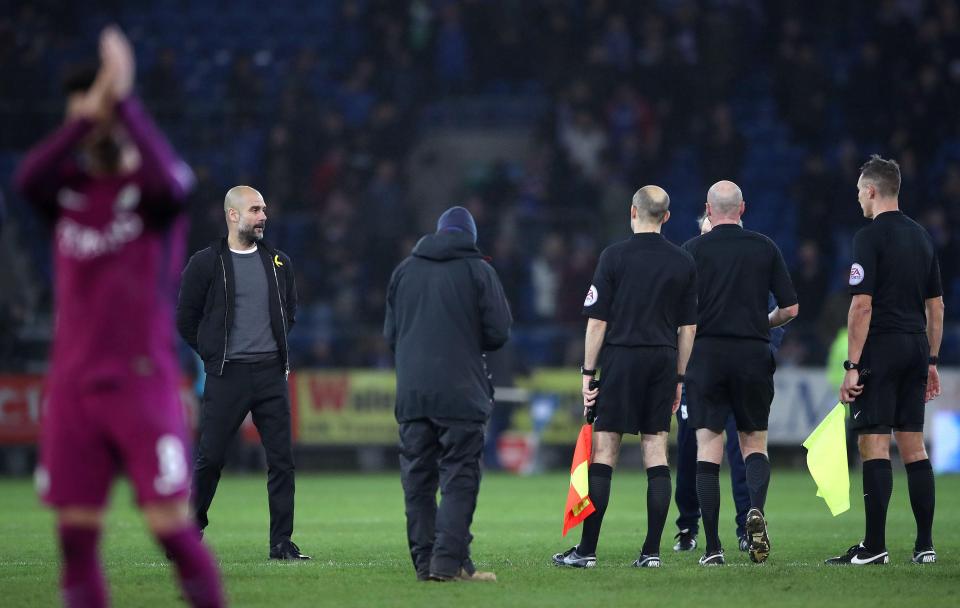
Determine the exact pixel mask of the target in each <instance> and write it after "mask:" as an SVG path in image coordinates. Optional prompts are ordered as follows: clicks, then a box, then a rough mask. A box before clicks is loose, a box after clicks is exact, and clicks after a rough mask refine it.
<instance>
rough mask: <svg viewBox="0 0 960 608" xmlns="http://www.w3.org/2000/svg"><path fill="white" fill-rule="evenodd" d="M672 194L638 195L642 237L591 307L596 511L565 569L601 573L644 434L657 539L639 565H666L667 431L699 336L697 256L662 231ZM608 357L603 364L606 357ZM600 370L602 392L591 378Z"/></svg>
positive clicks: (596, 282)
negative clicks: (604, 538) (626, 448)
mask: <svg viewBox="0 0 960 608" xmlns="http://www.w3.org/2000/svg"><path fill="white" fill-rule="evenodd" d="M669 207H670V197H669V196H667V193H666V192H665V191H664V190H663V189H662V188H659V187H657V186H644V187H643V188H641V189H640V190H638V191H637V193H636V194H634V195H633V203H632V205H631V206H630V226H631V228H632V229H633V232H634V235H633V236H632V237H631V238H629V239H628V240H625V241H621V242H619V243H616V244H614V245H611V246H610V247H607V248H606V249H605V250H604V251H603V253H602V254H601V255H600V261H599V263H598V264H597V269H596V272H595V274H594V278H593V284H592V285H591V286H590V290H589V291H588V292H587V298H586V301H585V302H584V304H583V314H584V315H585V316H587V317H589V320H588V321H587V333H586V341H585V346H584V358H583V369H582V375H583V404H584V406H585V407H586V408H589V407H592V406H594V405H595V406H596V420H595V422H594V424H593V431H594V435H593V459H592V461H591V462H592V464H591V465H590V469H589V477H588V478H589V492H590V499H591V500H592V501H593V504H594V507H595V508H596V511H595V512H594V513H593V514H592V515H590V516H589V517H588V518H587V519H585V520H584V522H583V531H582V536H581V537H580V544H578V545H577V546H575V547H573V548H571V549H569V550H567V551H566V552H564V553H558V554H556V555H554V556H553V562H554V563H555V564H556V565H558V566H570V567H575V568H592V567H594V566H596V564H597V557H596V550H597V540H598V538H599V537H600V526H601V524H602V523H603V514H604V511H606V508H607V503H608V501H609V498H610V479H611V477H612V475H613V467H614V466H616V464H617V457H618V455H619V453H620V442H621V439H622V436H623V434H624V433H630V434H633V435H636V434H637V433H639V434H640V435H641V446H642V448H643V464H644V467H645V468H646V470H647V537H646V540H645V541H644V543H643V548H642V549H641V550H640V556H639V557H638V558H637V559H636V561H634V562H633V565H634V566H635V567H638V568H658V567H660V537H661V535H662V534H663V526H664V524H665V523H666V520H667V511H668V510H669V508H670V497H671V488H670V485H671V484H670V469H669V468H668V467H667V434H668V432H669V430H670V419H671V415H672V414H673V413H674V412H676V411H677V408H678V407H679V405H680V390H681V383H682V382H683V373H684V370H685V369H686V366H687V361H688V360H689V358H690V351H691V349H692V348H693V339H694V335H695V334H696V330H697V326H696V323H697V272H696V267H695V265H694V262H693V259H692V258H691V257H690V255H689V254H687V253H686V252H684V251H683V250H682V249H680V248H679V247H677V246H676V245H673V244H672V243H670V242H668V241H667V240H666V239H665V238H664V237H663V236H662V235H661V234H660V230H661V228H662V227H663V224H664V223H665V222H666V221H667V220H668V219H670V212H669ZM598 355H599V359H598ZM598 368H599V371H600V388H599V389H598V388H591V387H590V380H591V379H592V378H593V377H594V376H595V375H596V374H597V371H598Z"/></svg>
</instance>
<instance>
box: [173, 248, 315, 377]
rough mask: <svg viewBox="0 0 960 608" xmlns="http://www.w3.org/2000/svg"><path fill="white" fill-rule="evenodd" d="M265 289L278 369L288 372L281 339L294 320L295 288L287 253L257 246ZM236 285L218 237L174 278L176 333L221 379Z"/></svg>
mask: <svg viewBox="0 0 960 608" xmlns="http://www.w3.org/2000/svg"><path fill="white" fill-rule="evenodd" d="M257 252H258V253H259V254H260V259H261V260H262V261H263V267H264V269H265V270H266V271H267V284H268V285H269V286H270V326H271V329H272V330H273V337H274V338H276V340H277V345H278V346H279V347H280V359H281V361H282V362H283V366H284V369H286V370H287V371H288V372H289V371H290V357H289V350H290V349H289V347H288V346H287V334H288V333H289V332H290V328H292V327H293V324H294V322H295V321H296V317H297V286H296V282H295V281H294V278H293V265H292V264H291V263H290V258H289V257H288V256H287V254H285V253H283V252H282V251H280V250H279V249H274V248H273V247H271V246H270V245H268V244H267V243H265V242H263V241H260V242H259V243H257ZM235 296H236V284H235V282H234V277H233V258H232V257H231V256H230V248H229V247H228V246H227V239H226V238H221V239H218V240H216V241H214V242H213V243H211V244H210V246H209V247H207V248H206V249H201V250H200V251H198V252H196V253H195V254H193V256H192V257H191V258H190V261H189V262H187V266H186V268H184V269H183V274H182V276H181V279H180V297H179V298H178V299H177V331H178V332H179V333H180V337H182V338H183V339H184V341H185V342H186V343H187V344H189V345H190V347H191V348H193V350H195V351H197V353H198V354H199V355H200V358H201V359H203V367H204V369H205V370H206V372H207V373H208V374H213V375H215V376H220V375H222V374H223V365H224V360H225V358H226V355H227V333H228V332H229V331H230V329H232V328H233V309H234V299H235Z"/></svg>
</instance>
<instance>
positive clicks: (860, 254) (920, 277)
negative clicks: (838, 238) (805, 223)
mask: <svg viewBox="0 0 960 608" xmlns="http://www.w3.org/2000/svg"><path fill="white" fill-rule="evenodd" d="M850 293H851V294H853V295H859V294H866V295H870V296H873V303H872V307H873V314H872V316H871V317H870V331H869V333H868V335H874V334H922V333H925V332H926V330H927V315H926V308H925V302H926V300H929V299H930V298H937V297H940V296H942V295H943V287H942V286H941V283H940V264H939V262H938V261H937V256H936V254H935V253H934V248H933V240H932V239H931V238H930V235H929V234H928V233H927V231H926V230H924V228H923V227H922V226H921V225H920V224H918V223H916V222H915V221H913V220H912V219H910V218H909V217H907V216H906V215H904V214H903V212H902V211H886V212H884V213H881V214H879V215H877V216H876V217H875V218H874V219H873V221H872V222H870V224H868V225H867V226H864V227H863V228H861V229H860V230H859V231H857V234H856V235H855V236H854V237H853V266H851V267H850Z"/></svg>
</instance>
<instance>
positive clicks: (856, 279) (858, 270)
mask: <svg viewBox="0 0 960 608" xmlns="http://www.w3.org/2000/svg"><path fill="white" fill-rule="evenodd" d="M860 283H863V266H861V265H860V264H854V265H853V266H851V267H850V284H851V285H859V284H860Z"/></svg>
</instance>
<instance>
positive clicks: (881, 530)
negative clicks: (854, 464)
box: [863, 458, 893, 553]
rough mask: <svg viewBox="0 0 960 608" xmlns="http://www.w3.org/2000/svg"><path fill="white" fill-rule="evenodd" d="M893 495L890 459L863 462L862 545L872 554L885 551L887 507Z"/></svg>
mask: <svg viewBox="0 0 960 608" xmlns="http://www.w3.org/2000/svg"><path fill="white" fill-rule="evenodd" d="M891 493H893V470H892V469H891V468H890V459H888V458H874V459H873V460H865V461H864V462H863V508H864V511H866V514H867V530H866V534H865V535H864V537H863V545H864V546H865V547H866V548H867V550H868V551H870V552H872V553H881V552H883V551H886V550H887V506H888V505H889V504H890V494H891Z"/></svg>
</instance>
